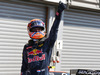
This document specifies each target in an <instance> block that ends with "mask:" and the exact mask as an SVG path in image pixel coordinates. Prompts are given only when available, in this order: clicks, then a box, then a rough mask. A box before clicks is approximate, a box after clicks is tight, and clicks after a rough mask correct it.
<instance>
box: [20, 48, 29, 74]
mask: <svg viewBox="0 0 100 75" xmlns="http://www.w3.org/2000/svg"><path fill="white" fill-rule="evenodd" d="M25 49H26V47H24V49H23V56H22V67H21V75H26V74H25V72H26V70H27V68H28V67H27V66H28V61H27V53H26V51H25Z"/></svg>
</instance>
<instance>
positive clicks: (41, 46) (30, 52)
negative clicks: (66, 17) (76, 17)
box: [21, 11, 62, 75]
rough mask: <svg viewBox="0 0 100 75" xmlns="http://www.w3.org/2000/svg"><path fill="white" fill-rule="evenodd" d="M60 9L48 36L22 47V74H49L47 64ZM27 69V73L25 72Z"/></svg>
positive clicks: (54, 37) (56, 30) (55, 35)
mask: <svg viewBox="0 0 100 75" xmlns="http://www.w3.org/2000/svg"><path fill="white" fill-rule="evenodd" d="M61 14H62V11H58V12H57V13H56V16H55V21H54V23H53V25H52V28H51V30H50V34H49V37H48V38H47V39H45V40H44V41H40V42H38V43H35V42H34V41H33V43H32V44H31V45H30V44H26V45H25V46H24V49H23V58H22V59H23V60H22V67H21V74H22V75H49V69H48V66H49V64H50V58H51V54H52V48H53V46H54V43H55V41H56V39H57V32H58V27H59V23H60V20H61ZM28 70H29V74H26V73H27V71H28Z"/></svg>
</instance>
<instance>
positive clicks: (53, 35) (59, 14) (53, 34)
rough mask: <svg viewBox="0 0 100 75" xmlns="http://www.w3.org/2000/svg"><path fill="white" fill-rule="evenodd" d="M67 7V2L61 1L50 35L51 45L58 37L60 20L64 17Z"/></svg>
mask: <svg viewBox="0 0 100 75" xmlns="http://www.w3.org/2000/svg"><path fill="white" fill-rule="evenodd" d="M65 8H66V6H65V4H63V3H61V2H59V6H58V10H57V12H56V15H55V21H54V23H53V25H52V27H51V30H50V34H49V37H48V39H49V45H50V46H53V45H54V43H55V41H56V39H57V33H58V28H59V23H60V20H61V17H62V12H63V10H64V9H65Z"/></svg>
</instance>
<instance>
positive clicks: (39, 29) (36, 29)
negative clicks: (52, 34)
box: [30, 28, 42, 32]
mask: <svg viewBox="0 0 100 75" xmlns="http://www.w3.org/2000/svg"><path fill="white" fill-rule="evenodd" d="M39 31H42V29H41V28H32V29H31V30H30V32H39Z"/></svg>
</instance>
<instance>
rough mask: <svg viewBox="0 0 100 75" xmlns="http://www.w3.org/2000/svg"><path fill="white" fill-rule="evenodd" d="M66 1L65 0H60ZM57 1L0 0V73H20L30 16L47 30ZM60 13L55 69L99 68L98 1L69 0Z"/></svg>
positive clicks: (99, 17)
mask: <svg viewBox="0 0 100 75" xmlns="http://www.w3.org/2000/svg"><path fill="white" fill-rule="evenodd" d="M62 1H63V2H64V3H67V1H68V0H67V1H66V0H62ZM58 2H59V0H57V1H53V0H42V1H41V0H38V1H37V0H9V1H8V0H0V75H19V74H20V68H21V62H22V50H23V46H24V44H25V43H27V41H28V39H29V37H28V34H27V24H28V22H29V21H30V20H31V19H33V18H40V19H41V20H43V21H44V22H45V23H46V27H47V33H49V30H50V27H51V25H52V23H53V20H54V17H55V11H56V8H57V5H58ZM68 3H69V9H66V10H65V11H64V13H63V16H62V20H61V23H60V27H59V33H58V38H57V42H56V44H55V46H54V52H53V55H55V54H56V51H60V63H57V64H56V68H55V71H66V72H70V69H96V70H97V69H100V60H99V59H100V8H99V5H100V3H99V0H81V1H80V0H69V1H68Z"/></svg>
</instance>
